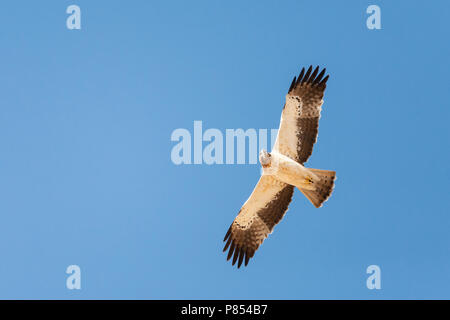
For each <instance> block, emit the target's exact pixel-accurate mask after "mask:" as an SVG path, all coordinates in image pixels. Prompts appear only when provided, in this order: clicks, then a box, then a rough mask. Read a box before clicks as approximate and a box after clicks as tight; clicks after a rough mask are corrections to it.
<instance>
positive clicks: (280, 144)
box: [223, 66, 336, 268]
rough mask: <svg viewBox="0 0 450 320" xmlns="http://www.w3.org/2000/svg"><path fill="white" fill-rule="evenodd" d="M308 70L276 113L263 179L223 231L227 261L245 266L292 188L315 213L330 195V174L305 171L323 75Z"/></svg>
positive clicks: (262, 155)
mask: <svg viewBox="0 0 450 320" xmlns="http://www.w3.org/2000/svg"><path fill="white" fill-rule="evenodd" d="M325 70H326V69H323V70H322V71H321V72H320V73H319V67H316V68H315V69H314V71H313V68H312V66H310V67H309V68H308V70H307V71H306V72H305V68H303V69H302V71H301V72H300V74H299V75H298V77H297V78H296V77H294V80H293V81H292V84H291V86H290V87H289V91H288V94H287V95H286V103H285V105H284V107H283V111H282V113H281V121H280V128H279V129H278V136H277V139H276V141H275V145H274V147H273V150H272V152H270V153H269V152H267V151H266V150H264V149H263V150H261V152H260V154H259V161H260V162H261V165H262V175H261V177H260V179H259V181H258V183H257V184H256V187H255V189H254V190H253V192H252V194H251V195H250V198H248V199H247V201H246V202H245V203H244V205H243V206H242V208H241V210H240V211H239V214H238V215H237V217H236V218H235V219H234V221H233V223H232V224H231V226H230V228H229V229H228V231H227V233H226V235H225V238H224V240H223V241H224V242H226V244H225V248H224V249H223V251H224V252H225V251H226V250H227V249H229V251H228V256H227V260H229V259H230V258H231V257H233V265H234V264H235V263H236V262H237V263H238V264H237V267H238V268H240V266H241V265H242V262H245V265H247V264H248V261H249V259H250V258H252V257H253V255H254V254H255V251H256V250H257V249H258V247H259V246H260V245H261V243H262V242H263V241H264V239H265V238H267V236H268V235H269V234H270V233H272V231H273V229H274V227H275V225H276V224H277V223H278V222H280V220H281V219H282V218H283V216H284V214H285V213H286V211H287V209H288V206H289V203H290V202H291V199H292V195H293V193H294V188H295V187H297V188H298V189H299V190H300V191H301V192H302V193H303V194H304V195H305V197H306V198H307V199H308V200H309V201H311V203H312V204H313V205H314V206H315V207H316V208H319V207H321V206H322V204H323V203H324V202H325V201H326V200H327V199H328V197H329V196H330V195H331V192H332V191H333V187H334V180H335V178H336V172H335V171H329V170H319V169H310V168H305V167H304V166H303V164H304V163H305V162H306V161H307V160H308V158H309V156H310V155H311V153H312V149H313V146H314V143H315V142H316V140H317V130H318V127H319V118H320V111H321V109H322V104H323V94H324V91H325V88H326V83H327V80H328V77H329V76H328V75H327V76H325V77H324V75H325Z"/></svg>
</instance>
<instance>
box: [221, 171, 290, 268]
mask: <svg viewBox="0 0 450 320" xmlns="http://www.w3.org/2000/svg"><path fill="white" fill-rule="evenodd" d="M293 192H294V187H293V186H290V185H288V184H285V183H283V182H281V181H279V180H277V179H275V178H274V177H272V176H268V175H263V176H261V178H260V179H259V181H258V183H257V185H256V187H255V189H254V190H253V192H252V194H251V195H250V197H249V198H248V200H247V201H246V202H245V203H244V205H243V206H242V208H241V210H240V211H239V214H238V215H237V217H236V219H234V221H233V223H232V224H231V226H230V228H229V229H228V232H227V234H226V235H225V238H224V240H223V241H226V244H225V248H224V249H223V251H226V250H227V249H229V251H228V257H227V260H229V259H230V258H231V257H233V265H234V264H235V263H236V261H238V265H237V266H238V268H239V267H240V266H241V264H242V262H243V261H245V265H247V264H248V261H249V259H250V258H252V257H253V255H254V254H255V251H256V250H257V249H258V247H259V246H260V245H261V243H262V242H263V241H264V239H265V238H267V236H268V235H269V234H270V233H271V232H272V231H273V229H274V227H275V225H276V224H277V223H278V222H280V220H281V219H282V218H283V216H284V214H285V213H286V211H287V209H288V206H289V203H290V202H291V199H292V194H293Z"/></svg>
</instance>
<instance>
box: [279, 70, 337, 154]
mask: <svg viewBox="0 0 450 320" xmlns="http://www.w3.org/2000/svg"><path fill="white" fill-rule="evenodd" d="M325 70H326V69H323V70H322V71H321V72H320V73H319V67H316V68H315V69H314V71H312V66H310V67H309V69H308V70H307V71H306V72H305V68H303V69H302V71H301V72H300V74H299V75H298V78H295V77H294V80H293V81H292V84H291V86H290V88H289V92H288V94H287V95H286V104H285V105H284V108H283V112H282V113H281V121H280V128H279V130H278V136H277V139H276V141H275V145H274V150H276V151H278V152H280V153H281V154H284V155H286V156H288V157H290V158H291V159H293V160H296V161H297V162H299V163H304V162H306V160H308V158H309V156H310V155H311V153H312V150H313V146H314V143H315V142H316V140H317V131H318V128H319V118H320V111H321V109H322V103H323V100H322V99H323V94H324V91H325V88H326V82H327V80H328V77H329V76H328V75H327V76H326V77H324V75H325Z"/></svg>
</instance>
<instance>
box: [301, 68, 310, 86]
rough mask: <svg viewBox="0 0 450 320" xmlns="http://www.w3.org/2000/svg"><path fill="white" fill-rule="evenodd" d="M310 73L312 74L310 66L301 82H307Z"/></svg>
mask: <svg viewBox="0 0 450 320" xmlns="http://www.w3.org/2000/svg"><path fill="white" fill-rule="evenodd" d="M311 72H312V66H309V68H308V71H306V74H305V77H304V78H303V80H302V82H308V80H309V76H310V75H311Z"/></svg>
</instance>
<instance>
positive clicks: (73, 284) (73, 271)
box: [66, 264, 81, 290]
mask: <svg viewBox="0 0 450 320" xmlns="http://www.w3.org/2000/svg"><path fill="white" fill-rule="evenodd" d="M66 273H67V274H69V276H68V277H67V279H66V288H67V289H69V290H74V289H76V290H80V289H81V269H80V267H79V266H77V265H76V264H72V265H70V266H68V267H67V269H66Z"/></svg>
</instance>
